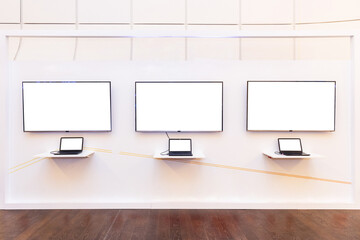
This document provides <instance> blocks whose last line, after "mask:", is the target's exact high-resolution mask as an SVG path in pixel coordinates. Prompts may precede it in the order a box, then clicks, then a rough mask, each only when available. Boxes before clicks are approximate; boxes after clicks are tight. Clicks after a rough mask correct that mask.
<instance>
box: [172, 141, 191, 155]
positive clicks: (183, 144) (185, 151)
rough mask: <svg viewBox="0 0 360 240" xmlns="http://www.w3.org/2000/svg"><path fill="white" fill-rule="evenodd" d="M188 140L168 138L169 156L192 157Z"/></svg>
mask: <svg viewBox="0 0 360 240" xmlns="http://www.w3.org/2000/svg"><path fill="white" fill-rule="evenodd" d="M191 145H192V144H191V139H190V138H170V139H169V156H192V146H191Z"/></svg>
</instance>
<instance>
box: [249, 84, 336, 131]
mask: <svg viewBox="0 0 360 240" xmlns="http://www.w3.org/2000/svg"><path fill="white" fill-rule="evenodd" d="M251 82H292V83H298V82H306V83H314V82H316V83H319V82H327V83H334V127H333V130H294V129H289V130H249V126H248V125H249V83H251ZM335 127H336V81H323V80H319V81H316V80H311V81H305V80H303V81H299V80H295V81H291V80H285V81H280V80H278V81H274V80H269V81H264V80H249V81H247V89H246V131H248V132H335V130H336V129H335Z"/></svg>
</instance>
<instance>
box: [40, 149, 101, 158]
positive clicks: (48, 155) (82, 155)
mask: <svg viewBox="0 0 360 240" xmlns="http://www.w3.org/2000/svg"><path fill="white" fill-rule="evenodd" d="M94 153H95V152H94V151H87V150H84V151H82V152H81V153H79V154H74V155H54V154H51V153H50V152H46V153H41V154H38V155H36V156H35V157H42V158H88V157H90V156H91V155H93V154H94Z"/></svg>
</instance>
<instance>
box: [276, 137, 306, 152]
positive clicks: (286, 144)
mask: <svg viewBox="0 0 360 240" xmlns="http://www.w3.org/2000/svg"><path fill="white" fill-rule="evenodd" d="M278 143H279V152H280V153H281V154H283V155H286V156H310V154H308V153H304V152H303V149H302V145H301V139H300V138H278Z"/></svg>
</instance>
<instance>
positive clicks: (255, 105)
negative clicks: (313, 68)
mask: <svg viewBox="0 0 360 240" xmlns="http://www.w3.org/2000/svg"><path fill="white" fill-rule="evenodd" d="M247 108H248V109H247V111H248V115H247V127H248V130H249V131H290V130H293V131H334V130H335V82H251V81H249V82H248V105H247Z"/></svg>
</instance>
